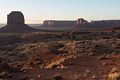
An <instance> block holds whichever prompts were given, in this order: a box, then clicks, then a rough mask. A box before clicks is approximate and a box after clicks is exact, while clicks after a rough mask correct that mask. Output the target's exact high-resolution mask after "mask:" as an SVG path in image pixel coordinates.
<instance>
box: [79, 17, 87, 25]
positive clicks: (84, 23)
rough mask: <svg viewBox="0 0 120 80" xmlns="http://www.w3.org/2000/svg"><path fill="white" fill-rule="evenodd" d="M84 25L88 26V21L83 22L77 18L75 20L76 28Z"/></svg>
mask: <svg viewBox="0 0 120 80" xmlns="http://www.w3.org/2000/svg"><path fill="white" fill-rule="evenodd" d="M86 24H88V21H87V20H84V19H83V18H79V19H78V20H77V25H78V26H82V25H86Z"/></svg>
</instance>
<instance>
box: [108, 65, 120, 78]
mask: <svg viewBox="0 0 120 80" xmlns="http://www.w3.org/2000/svg"><path fill="white" fill-rule="evenodd" d="M108 80H120V69H119V68H117V67H115V68H113V69H112V70H111V71H110V73H109V75H108Z"/></svg>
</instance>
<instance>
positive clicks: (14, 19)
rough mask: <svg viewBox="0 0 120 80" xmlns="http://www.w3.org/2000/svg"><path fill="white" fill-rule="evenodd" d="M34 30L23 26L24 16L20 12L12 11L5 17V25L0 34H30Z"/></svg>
mask: <svg viewBox="0 0 120 80" xmlns="http://www.w3.org/2000/svg"><path fill="white" fill-rule="evenodd" d="M31 31H36V29H34V28H32V27H29V26H28V25H26V24H25V19H24V15H23V13H22V12H20V11H12V12H11V13H10V14H8V15H7V25H6V26H5V27H3V28H2V29H1V30H0V32H31Z"/></svg>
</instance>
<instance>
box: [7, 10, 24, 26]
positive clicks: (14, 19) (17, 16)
mask: <svg viewBox="0 0 120 80" xmlns="http://www.w3.org/2000/svg"><path fill="white" fill-rule="evenodd" d="M7 24H25V19H24V15H23V13H22V12H20V11H12V12H11V13H10V14H8V16H7Z"/></svg>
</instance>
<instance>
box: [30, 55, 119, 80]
mask: <svg viewBox="0 0 120 80" xmlns="http://www.w3.org/2000/svg"><path fill="white" fill-rule="evenodd" d="M61 64H63V65H64V66H65V67H66V68H63V69H59V68H52V69H40V68H35V69H33V70H30V71H29V72H28V73H29V74H30V75H31V76H32V77H34V78H35V80H49V79H50V80H52V79H51V77H52V76H53V75H56V74H58V75H60V76H62V77H63V79H62V80H107V78H108V74H109V72H110V70H111V69H112V68H113V67H119V66H120V55H112V56H109V57H107V58H105V59H100V58H99V57H98V56H80V57H77V58H70V59H68V60H66V61H64V62H62V63H61ZM39 76H40V77H39Z"/></svg>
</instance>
